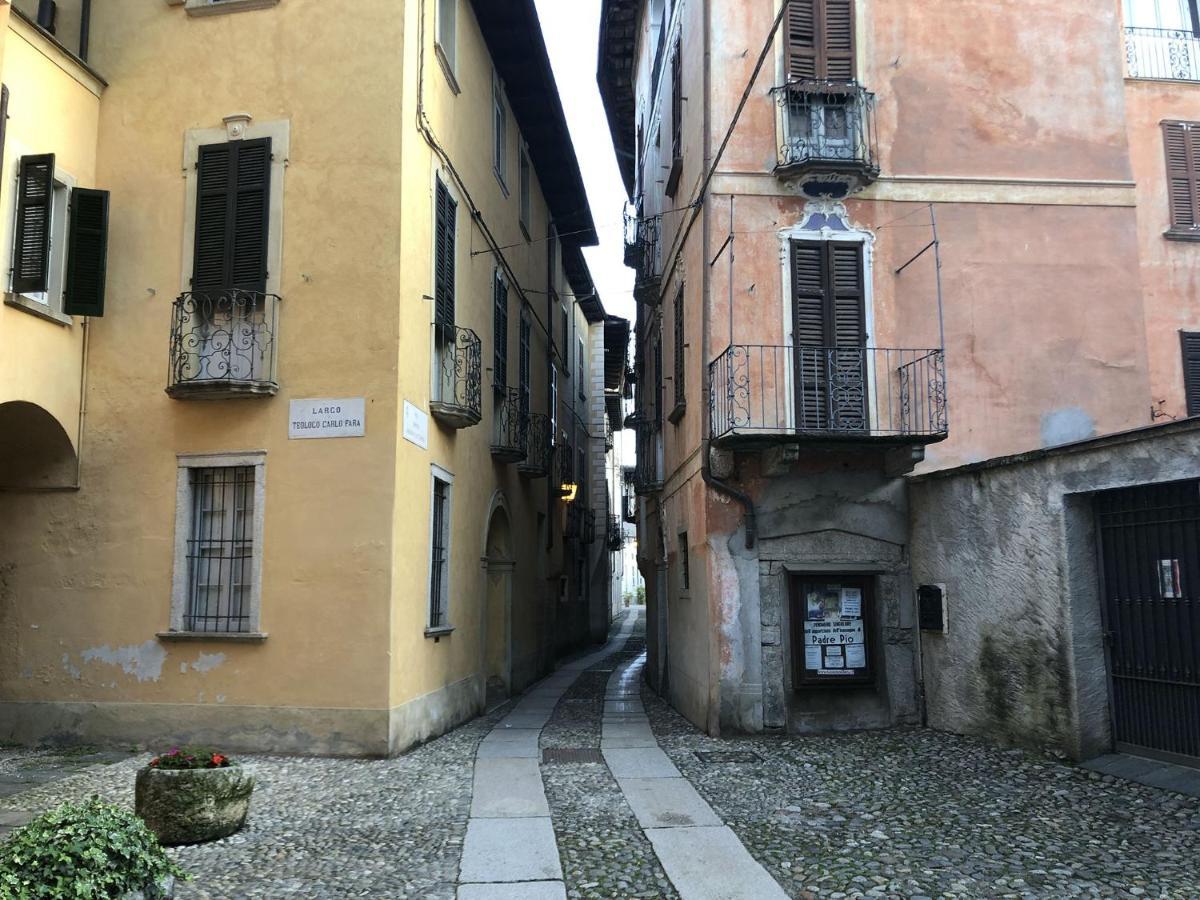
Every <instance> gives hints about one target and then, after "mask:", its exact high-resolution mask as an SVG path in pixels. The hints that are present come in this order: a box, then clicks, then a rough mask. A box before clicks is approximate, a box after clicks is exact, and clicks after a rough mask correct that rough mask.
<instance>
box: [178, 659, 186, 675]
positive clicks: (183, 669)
mask: <svg viewBox="0 0 1200 900" xmlns="http://www.w3.org/2000/svg"><path fill="white" fill-rule="evenodd" d="M179 671H180V673H181V674H183V675H186V674H187V663H185V662H181V663H180V664H179Z"/></svg>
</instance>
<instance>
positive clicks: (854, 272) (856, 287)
mask: <svg viewBox="0 0 1200 900" xmlns="http://www.w3.org/2000/svg"><path fill="white" fill-rule="evenodd" d="M827 250H828V253H829V271H830V287H831V289H832V291H831V293H832V300H833V302H832V308H831V310H830V329H829V332H828V337H830V338H831V339H832V340H831V341H830V343H829V344H828V346H832V347H862V346H865V345H866V329H865V328H864V322H863V284H862V277H863V274H862V244H858V243H854V244H850V243H842V242H838V241H830V242H829V243H828V245H827Z"/></svg>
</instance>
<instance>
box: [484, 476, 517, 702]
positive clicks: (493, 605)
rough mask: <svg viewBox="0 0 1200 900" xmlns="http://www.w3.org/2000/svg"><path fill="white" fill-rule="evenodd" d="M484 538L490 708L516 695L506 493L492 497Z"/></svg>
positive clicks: (486, 673) (511, 558)
mask: <svg viewBox="0 0 1200 900" xmlns="http://www.w3.org/2000/svg"><path fill="white" fill-rule="evenodd" d="M486 522H487V525H486V527H485V530H484V535H483V554H482V559H483V567H484V583H485V590H484V603H483V610H482V612H483V641H482V648H481V649H482V654H483V660H482V665H483V680H484V690H485V695H486V696H485V701H486V705H487V706H488V707H489V708H490V707H491V706H493V705H495V704H496V703H499V702H501V701H502V700H504V699H505V698H507V697H508V696H509V694H511V692H512V659H513V651H512V642H513V622H512V608H513V569H514V567H515V562H514V554H513V541H512V519H511V517H510V515H509V510H508V503H507V502H506V501H505V499H504V494H503V493H501V492H500V491H497V492H496V493H495V494H493V495H492V502H491V503H490V504H489V507H488V515H487V519H486Z"/></svg>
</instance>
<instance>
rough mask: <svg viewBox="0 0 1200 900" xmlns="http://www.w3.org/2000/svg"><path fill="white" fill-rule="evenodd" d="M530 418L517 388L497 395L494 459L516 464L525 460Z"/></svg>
mask: <svg viewBox="0 0 1200 900" xmlns="http://www.w3.org/2000/svg"><path fill="white" fill-rule="evenodd" d="M527 420H528V416H527V415H526V414H525V413H524V412H523V410H522V409H521V394H520V392H519V391H517V389H516V388H503V389H502V390H501V391H498V392H497V393H496V415H495V419H494V420H493V424H492V459H494V460H496V461H497V462H505V463H515V462H520V461H521V460H523V459H524V458H525V455H526V449H527V447H526V445H527V441H528V429H527V428H526V422H527Z"/></svg>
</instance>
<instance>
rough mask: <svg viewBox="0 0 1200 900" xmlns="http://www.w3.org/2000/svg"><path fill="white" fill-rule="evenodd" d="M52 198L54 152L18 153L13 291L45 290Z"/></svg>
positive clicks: (47, 274) (48, 269)
mask: <svg viewBox="0 0 1200 900" xmlns="http://www.w3.org/2000/svg"><path fill="white" fill-rule="evenodd" d="M53 201H54V154H53V153H45V154H42V155H40V156H22V157H21V164H20V168H19V172H18V175H17V237H16V246H15V248H14V252H13V285H12V286H13V291H15V292H16V293H19V294H21V293H36V292H38V291H44V290H46V287H47V283H48V282H49V274H50V209H51V205H52V203H53Z"/></svg>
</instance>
